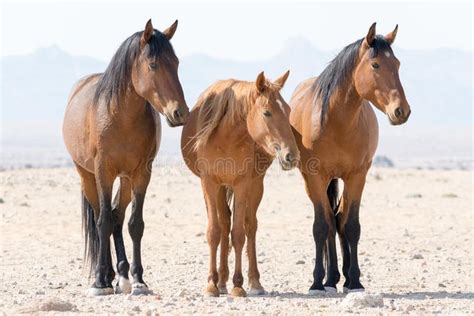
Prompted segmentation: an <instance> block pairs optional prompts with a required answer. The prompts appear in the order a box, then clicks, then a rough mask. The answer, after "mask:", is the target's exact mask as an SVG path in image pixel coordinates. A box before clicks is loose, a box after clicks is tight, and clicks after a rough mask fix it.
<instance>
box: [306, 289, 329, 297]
mask: <svg viewBox="0 0 474 316" xmlns="http://www.w3.org/2000/svg"><path fill="white" fill-rule="evenodd" d="M308 295H311V296H321V295H326V291H325V290H309V291H308Z"/></svg>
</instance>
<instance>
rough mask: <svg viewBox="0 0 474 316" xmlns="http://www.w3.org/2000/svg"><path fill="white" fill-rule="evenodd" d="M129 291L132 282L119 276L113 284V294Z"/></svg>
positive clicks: (130, 290) (127, 292) (128, 292)
mask: <svg viewBox="0 0 474 316" xmlns="http://www.w3.org/2000/svg"><path fill="white" fill-rule="evenodd" d="M131 292H132V284H131V283H130V280H129V279H126V278H124V277H122V276H120V277H119V279H118V282H117V285H116V286H115V294H130V293H131Z"/></svg>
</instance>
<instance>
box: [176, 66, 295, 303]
mask: <svg viewBox="0 0 474 316" xmlns="http://www.w3.org/2000/svg"><path fill="white" fill-rule="evenodd" d="M288 75H289V72H286V73H285V74H283V75H282V76H281V77H279V78H278V79H276V80H275V81H274V82H270V81H268V80H266V79H265V76H264V74H263V72H262V73H260V74H259V75H258V77H257V80H256V81H255V82H244V81H236V80H225V81H219V82H217V83H215V84H214V85H212V86H210V87H209V88H208V89H207V90H206V91H205V92H204V93H203V94H202V95H201V96H200V98H199V100H198V101H197V103H196V105H195V107H194V108H193V110H192V111H191V113H190V115H189V119H188V123H187V124H186V126H185V127H184V128H183V134H182V138H181V149H182V153H183V157H184V160H185V162H186V164H187V166H188V167H189V168H190V169H191V171H192V172H193V173H194V174H195V175H197V176H198V177H200V178H201V184H202V190H203V193H204V199H205V202H206V207H207V218H208V227H207V241H208V244H209V250H210V262H209V275H208V285H207V287H206V289H205V294H206V295H209V296H219V294H227V287H226V283H227V279H228V277H229V268H228V263H227V260H228V254H229V233H230V234H231V240H232V245H233V247H234V250H235V270H234V276H233V283H234V288H233V289H232V291H231V294H232V296H236V297H239V296H245V295H246V292H245V290H244V289H243V288H242V285H243V281H244V279H243V276H242V249H243V246H244V243H245V239H246V237H247V252H248V258H249V272H248V277H249V285H250V293H251V294H263V293H265V291H264V289H263V287H262V285H261V284H260V274H259V271H258V268H257V254H256V242H255V236H256V232H257V208H258V205H259V204H260V201H261V199H262V195H263V179H264V177H265V172H266V170H267V168H268V167H269V166H270V165H271V163H272V161H273V158H274V157H277V158H278V160H279V162H280V165H281V166H282V168H283V169H285V170H288V169H291V168H293V167H295V166H296V164H297V163H298V161H299V151H298V148H297V146H296V143H295V138H294V136H293V134H292V132H291V127H290V123H289V112H290V108H289V106H288V104H287V103H286V102H285V100H284V99H283V98H282V97H281V95H280V89H281V88H282V87H283V85H284V84H285V82H286V79H287V78H288ZM230 194H233V195H234V203H233V210H232V211H231V210H230V206H229V205H230V200H229V196H230ZM232 213H233V214H232ZM231 215H233V219H232V220H231ZM231 224H232V230H231ZM219 243H220V246H221V252H220V266H219V272H217V262H216V256H217V248H218V246H219Z"/></svg>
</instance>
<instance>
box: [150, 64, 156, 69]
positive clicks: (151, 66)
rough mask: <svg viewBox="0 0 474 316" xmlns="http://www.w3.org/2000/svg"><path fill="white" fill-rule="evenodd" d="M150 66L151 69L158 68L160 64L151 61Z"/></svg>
mask: <svg viewBox="0 0 474 316" xmlns="http://www.w3.org/2000/svg"><path fill="white" fill-rule="evenodd" d="M149 66H150V69H156V68H157V67H158V65H157V64H155V63H150V65H149Z"/></svg>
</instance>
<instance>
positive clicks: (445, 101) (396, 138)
mask: <svg viewBox="0 0 474 316" xmlns="http://www.w3.org/2000/svg"><path fill="white" fill-rule="evenodd" d="M394 51H395V54H396V55H397V57H398V58H399V59H400V61H401V69H400V76H401V80H402V84H403V86H404V88H405V92H406V94H407V97H408V100H409V102H410V105H411V107H412V116H411V117H410V121H409V122H408V124H406V125H404V126H401V127H392V126H389V125H388V123H387V122H386V118H385V117H384V116H382V115H379V118H380V120H379V121H380V125H381V137H380V139H381V142H380V143H381V144H380V147H379V151H381V152H382V153H383V154H386V155H388V156H390V157H393V156H398V157H402V158H406V157H409V156H413V155H414V156H415V157H422V156H423V157H424V156H427V157H428V156H429V157H432V156H436V157H438V156H439V157H441V156H442V157H445V156H446V157H447V156H449V155H455V156H468V157H470V156H471V151H472V135H471V132H472V130H471V129H472V97H473V94H472V58H473V54H472V52H463V51H457V50H452V49H438V50H432V51H412V50H401V49H398V48H397V47H394ZM336 53H337V51H322V50H319V49H317V48H315V47H314V46H313V45H312V44H311V43H310V42H309V41H307V40H305V39H303V38H293V39H289V40H288V41H286V43H284V45H283V48H282V50H281V51H280V52H279V53H278V54H276V55H274V56H271V57H270V58H269V59H267V60H263V61H251V62H237V61H232V60H224V59H217V58H213V57H210V56H206V55H201V54H195V55H190V56H186V57H182V58H181V65H180V78H181V82H182V85H183V88H184V91H185V95H186V100H187V102H188V105H189V106H190V107H192V106H193V104H194V102H195V100H196V98H197V97H198V96H199V94H200V93H201V92H202V91H203V90H204V89H205V88H206V87H208V86H209V85H210V84H211V83H213V82H214V81H216V80H218V79H226V78H237V79H244V80H254V79H255V77H256V75H257V74H258V73H259V72H260V71H262V70H264V71H265V73H266V74H267V76H269V77H270V78H275V77H276V76H278V75H280V74H281V73H283V72H284V71H286V70H287V69H290V70H291V75H290V78H289V80H288V83H287V85H286V87H285V89H284V90H283V95H284V96H285V97H286V98H287V100H288V99H289V97H290V96H291V93H292V92H293V90H294V88H295V87H296V85H297V84H298V83H299V82H300V81H302V80H303V79H305V78H308V77H312V76H315V75H317V74H319V73H320V72H321V71H322V70H323V69H324V67H325V66H326V65H327V63H328V62H329V61H330V60H331V59H332V58H333V57H334V56H335V55H336ZM106 66H107V65H106V63H105V62H103V61H99V60H96V59H94V58H91V57H87V56H74V55H70V54H69V53H67V52H65V51H63V50H61V49H60V48H59V47H57V46H51V47H46V48H40V49H38V50H37V51H35V52H34V53H32V54H28V55H21V56H9V57H3V58H2V59H1V74H2V77H1V82H0V91H1V110H2V135H1V137H2V139H1V141H2V145H3V149H4V151H5V149H8V148H16V149H15V150H17V149H18V148H26V147H28V146H31V145H32V144H34V145H35V146H36V147H40V148H50V147H51V148H55V150H57V151H61V150H63V146H62V140H61V132H60V131H61V120H62V117H63V113H64V109H65V106H66V102H67V97H68V95H69V92H70V90H71V88H72V86H73V84H74V83H75V82H76V81H77V80H78V79H80V78H81V77H83V76H85V75H87V74H90V73H96V72H102V71H104V69H105V68H106ZM164 125H166V124H164ZM180 133H181V129H180V128H174V129H170V128H168V127H165V128H164V136H163V142H162V150H161V152H162V154H165V155H176V154H178V153H179V145H178V144H179V137H180ZM45 146H46V147H45ZM48 146H50V147H48ZM58 148H60V149H59V150H58ZM10 154H11V153H10ZM13 156H14V155H13ZM8 157H11V155H8ZM9 159H11V158H9ZM4 160H5V156H4V157H3V158H2V161H0V164H4V163H5V161H4Z"/></svg>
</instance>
